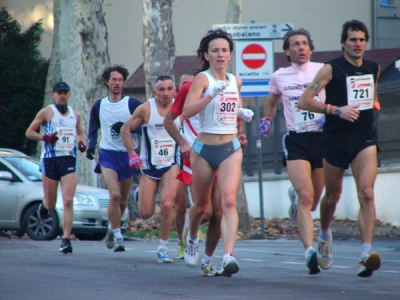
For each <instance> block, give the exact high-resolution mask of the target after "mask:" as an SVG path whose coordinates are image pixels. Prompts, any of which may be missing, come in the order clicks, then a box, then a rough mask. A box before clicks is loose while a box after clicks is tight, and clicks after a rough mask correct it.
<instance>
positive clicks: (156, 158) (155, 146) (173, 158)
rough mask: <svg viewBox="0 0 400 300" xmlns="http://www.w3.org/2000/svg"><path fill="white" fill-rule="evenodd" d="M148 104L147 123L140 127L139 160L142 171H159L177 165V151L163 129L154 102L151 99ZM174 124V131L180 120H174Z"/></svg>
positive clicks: (172, 140) (162, 123) (179, 124)
mask: <svg viewBox="0 0 400 300" xmlns="http://www.w3.org/2000/svg"><path fill="white" fill-rule="evenodd" d="M149 104H150V118H149V122H148V123H147V124H146V125H142V142H141V147H140V158H141V160H142V162H143V168H142V169H143V170H151V169H161V168H165V167H169V166H172V165H174V164H176V163H179V161H177V157H178V156H177V153H179V149H177V146H176V143H175V141H174V139H173V138H172V137H171V136H170V135H169V133H168V132H167V130H165V128H164V117H162V116H160V114H159V113H158V109H157V104H156V100H155V99H154V98H151V99H150V100H149ZM174 124H175V126H176V129H177V130H179V127H180V126H181V122H180V119H179V118H176V119H175V121H174Z"/></svg>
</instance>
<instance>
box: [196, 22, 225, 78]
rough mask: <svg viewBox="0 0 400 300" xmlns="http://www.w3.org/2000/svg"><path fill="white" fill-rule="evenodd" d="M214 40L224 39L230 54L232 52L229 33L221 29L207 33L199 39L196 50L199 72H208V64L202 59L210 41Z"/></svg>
mask: <svg viewBox="0 0 400 300" xmlns="http://www.w3.org/2000/svg"><path fill="white" fill-rule="evenodd" d="M215 39H225V40H226V41H227V42H228V44H229V50H230V52H232V51H233V39H232V36H231V35H230V34H229V33H227V32H226V31H225V30H223V29H221V28H218V29H215V30H209V31H207V33H206V35H205V36H204V37H203V38H202V39H201V41H200V45H199V47H198V48H197V59H198V60H199V61H200V65H201V69H200V70H199V72H202V71H205V70H208V68H209V67H210V62H209V61H207V60H206V59H205V58H204V52H207V51H208V45H209V44H210V42H211V41H212V40H215Z"/></svg>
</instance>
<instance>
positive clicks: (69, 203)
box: [53, 197, 74, 210]
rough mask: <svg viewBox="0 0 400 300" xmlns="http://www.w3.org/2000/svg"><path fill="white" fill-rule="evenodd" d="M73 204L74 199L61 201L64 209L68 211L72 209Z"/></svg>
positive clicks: (68, 198)
mask: <svg viewBox="0 0 400 300" xmlns="http://www.w3.org/2000/svg"><path fill="white" fill-rule="evenodd" d="M73 203H74V198H73V197H67V198H64V201H63V204H64V209H68V210H70V209H72V207H73V206H72V205H73ZM53 209H54V208H53Z"/></svg>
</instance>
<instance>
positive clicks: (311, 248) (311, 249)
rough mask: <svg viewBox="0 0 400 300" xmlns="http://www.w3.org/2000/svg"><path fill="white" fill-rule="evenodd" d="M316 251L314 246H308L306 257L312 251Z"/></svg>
mask: <svg viewBox="0 0 400 300" xmlns="http://www.w3.org/2000/svg"><path fill="white" fill-rule="evenodd" d="M313 252H315V249H314V248H313V247H311V246H310V247H308V248H307V250H306V253H305V256H306V259H307V258H308V257H309V256H310V253H313Z"/></svg>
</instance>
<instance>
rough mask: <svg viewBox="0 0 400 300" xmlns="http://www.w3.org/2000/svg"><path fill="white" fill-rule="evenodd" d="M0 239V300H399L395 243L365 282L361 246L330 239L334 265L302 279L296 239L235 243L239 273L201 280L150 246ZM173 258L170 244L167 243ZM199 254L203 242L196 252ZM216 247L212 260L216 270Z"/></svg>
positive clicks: (379, 244)
mask: <svg viewBox="0 0 400 300" xmlns="http://www.w3.org/2000/svg"><path fill="white" fill-rule="evenodd" d="M59 245H60V241H59V240H55V241H50V242H37V241H33V240H30V239H28V238H26V237H24V238H22V239H6V238H0V299H7V300H13V299H18V300H20V299H43V300H47V299H58V300H63V299H96V300H102V299H107V300H114V299H135V300H140V299H296V300H299V299H308V300H312V299H364V300H365V299H385V300H389V299H400V240H398V239H375V241H374V245H373V250H375V251H378V252H379V253H380V255H381V258H382V266H381V268H380V270H378V271H376V272H375V273H374V274H373V276H372V277H370V278H360V277H358V276H357V275H356V272H357V266H358V260H359V255H360V254H359V252H360V243H359V241H357V240H345V241H338V240H335V241H334V244H333V256H334V262H333V266H332V268H331V269H330V270H328V271H324V270H323V271H321V273H320V274H318V275H309V274H308V269H307V268H306V266H305V258H304V252H303V249H302V246H301V243H300V242H299V241H298V240H283V239H278V240H239V241H237V244H236V249H235V257H236V258H237V259H238V261H239V264H240V271H239V273H237V274H235V275H233V276H232V277H230V278H229V277H202V276H200V265H198V266H196V267H194V268H190V267H188V266H187V265H186V264H185V262H184V260H177V259H175V260H174V262H173V263H171V264H161V263H157V256H156V250H157V246H158V241H157V240H150V241H142V240H129V241H125V246H126V250H127V251H126V252H120V253H114V252H113V251H112V250H109V249H107V248H106V247H105V244H104V242H92V241H72V245H73V247H74V253H73V254H68V255H65V254H61V253H59V252H58V247H59ZM169 249H170V251H169V252H170V254H172V255H174V256H175V255H176V253H177V251H176V249H177V242H176V241H170V242H169ZM203 253H204V242H201V243H200V246H199V254H200V257H202V254H203ZM221 259H222V244H221V243H220V244H219V246H218V249H217V250H216V253H215V256H214V263H215V264H217V263H218V264H220V263H221Z"/></svg>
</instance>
